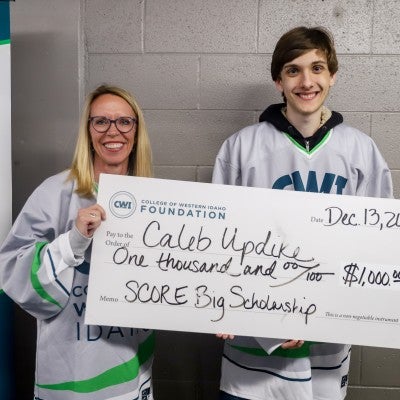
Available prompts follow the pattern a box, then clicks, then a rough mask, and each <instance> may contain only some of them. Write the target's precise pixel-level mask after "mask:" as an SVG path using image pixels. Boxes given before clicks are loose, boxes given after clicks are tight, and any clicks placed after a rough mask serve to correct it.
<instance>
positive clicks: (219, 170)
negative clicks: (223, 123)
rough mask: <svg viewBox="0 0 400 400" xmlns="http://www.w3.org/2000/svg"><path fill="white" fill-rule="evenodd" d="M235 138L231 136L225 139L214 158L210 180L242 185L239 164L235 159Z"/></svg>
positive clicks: (224, 183)
mask: <svg viewBox="0 0 400 400" xmlns="http://www.w3.org/2000/svg"><path fill="white" fill-rule="evenodd" d="M235 139H236V137H235V136H233V137H231V138H229V139H228V140H226V141H225V143H224V144H223V145H222V146H221V149H220V150H219V152H218V155H217V158H216V160H215V165H214V170H213V176H212V182H213V183H220V184H223V185H236V186H241V185H242V179H241V173H240V165H239V163H238V162H237V161H236V159H235V158H236V155H235Z"/></svg>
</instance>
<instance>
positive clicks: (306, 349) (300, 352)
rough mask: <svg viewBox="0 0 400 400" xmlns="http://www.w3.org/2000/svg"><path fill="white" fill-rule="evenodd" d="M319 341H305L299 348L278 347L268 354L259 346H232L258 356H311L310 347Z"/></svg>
mask: <svg viewBox="0 0 400 400" xmlns="http://www.w3.org/2000/svg"><path fill="white" fill-rule="evenodd" d="M316 343H317V342H304V344H303V346H301V347H300V348H298V349H282V347H280V346H279V347H278V348H277V349H275V350H274V351H273V352H272V353H271V354H268V353H267V352H266V351H265V350H264V349H262V348H260V347H258V348H254V347H243V346H232V345H230V346H231V347H232V348H233V349H235V350H238V351H241V352H243V353H247V354H251V355H253V356H257V357H270V356H278V357H285V358H306V357H309V356H310V347H311V346H312V345H313V344H316Z"/></svg>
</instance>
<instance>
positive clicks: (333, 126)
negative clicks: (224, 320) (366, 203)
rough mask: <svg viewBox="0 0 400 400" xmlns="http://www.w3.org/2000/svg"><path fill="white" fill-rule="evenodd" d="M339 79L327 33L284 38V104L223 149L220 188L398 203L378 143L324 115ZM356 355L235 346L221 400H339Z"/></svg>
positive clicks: (277, 63) (278, 67)
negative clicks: (374, 199)
mask: <svg viewBox="0 0 400 400" xmlns="http://www.w3.org/2000/svg"><path fill="white" fill-rule="evenodd" d="M337 70H338V62H337V58H336V52H335V48H334V44H333V40H332V38H331V36H330V34H329V33H328V32H327V31H326V30H325V29H323V28H305V27H298V28H294V29H292V30H290V31H289V32H287V33H286V34H284V35H283V36H282V37H281V38H280V40H279V41H278V43H277V45H276V48H275V51H274V53H273V56H272V63H271V74H272V79H273V80H274V82H275V85H276V87H277V89H278V90H279V91H280V92H281V93H282V95H283V98H284V103H282V104H275V105H271V106H270V107H268V108H267V109H266V110H265V111H264V112H263V113H262V114H261V117H260V123H259V124H256V125H253V126H249V127H246V128H244V129H242V130H241V131H239V132H237V133H236V134H234V135H233V136H231V137H230V138H228V139H227V140H226V142H225V143H224V144H223V146H222V148H221V150H220V152H219V154H218V156H217V159H216V164H215V168H214V174H213V182H214V183H223V184H230V185H242V186H257V187H265V188H273V189H284V190H299V191H309V192H320V193H334V194H346V195H355V196H370V197H392V181H391V176H390V171H389V169H388V167H387V165H386V162H385V161H384V159H383V158H382V156H381V154H380V153H379V151H378V149H377V147H376V145H375V144H374V143H373V141H372V139H371V138H370V137H368V136H367V135H365V134H364V133H362V132H360V131H358V130H357V129H354V128H351V127H349V126H347V125H345V124H344V123H343V117H342V115H341V114H339V113H337V112H335V111H330V110H329V109H327V108H326V107H325V106H324V102H325V100H326V97H327V95H328V93H329V89H330V88H331V86H333V84H334V83H335V78H336V72H337ZM265 335H266V336H267V335H268V332H265ZM221 336H223V337H226V336H228V335H221ZM350 351H351V348H350V346H349V345H341V344H329V343H315V342H303V341H294V340H289V341H287V340H286V339H268V338H251V337H235V338H234V339H233V340H227V341H226V343H225V348H224V355H223V360H222V377H221V397H220V398H221V400H222V399H224V400H228V399H230V400H234V399H235V400H242V399H246V400H247V399H248V400H342V399H344V397H345V395H346V390H347V382H348V369H349V360H350Z"/></svg>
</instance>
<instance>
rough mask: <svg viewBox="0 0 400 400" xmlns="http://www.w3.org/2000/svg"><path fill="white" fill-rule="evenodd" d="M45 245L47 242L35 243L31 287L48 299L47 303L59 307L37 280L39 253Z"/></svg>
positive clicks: (39, 263) (39, 262) (39, 264)
mask: <svg viewBox="0 0 400 400" xmlns="http://www.w3.org/2000/svg"><path fill="white" fill-rule="evenodd" d="M46 245H47V242H38V243H36V245H35V247H36V251H35V255H34V257H33V263H32V269H31V283H32V287H33V288H34V289H35V290H36V292H37V294H38V295H39V296H40V297H41V298H42V299H44V300H46V301H48V302H49V303H53V304H55V305H56V306H57V307H60V308H62V307H61V304H60V303H59V302H58V301H57V300H55V299H53V297H51V296H50V294H49V293H47V292H46V290H45V289H44V288H43V286H42V284H41V283H40V281H39V277H38V276H37V274H38V272H39V269H40V266H41V259H40V253H41V252H42V250H43V248H44V246H46Z"/></svg>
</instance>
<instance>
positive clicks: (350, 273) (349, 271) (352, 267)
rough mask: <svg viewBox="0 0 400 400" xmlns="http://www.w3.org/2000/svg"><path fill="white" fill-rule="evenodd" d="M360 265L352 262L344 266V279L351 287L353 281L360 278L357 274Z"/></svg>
mask: <svg viewBox="0 0 400 400" xmlns="http://www.w3.org/2000/svg"><path fill="white" fill-rule="evenodd" d="M358 269H359V268H358V265H357V264H356V263H351V264H349V265H346V266H345V267H344V270H345V272H346V275H345V276H344V278H343V280H344V284H345V285H349V287H351V284H352V283H353V282H357V281H358V278H357V276H356V275H355V273H356V271H357V270H358Z"/></svg>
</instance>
